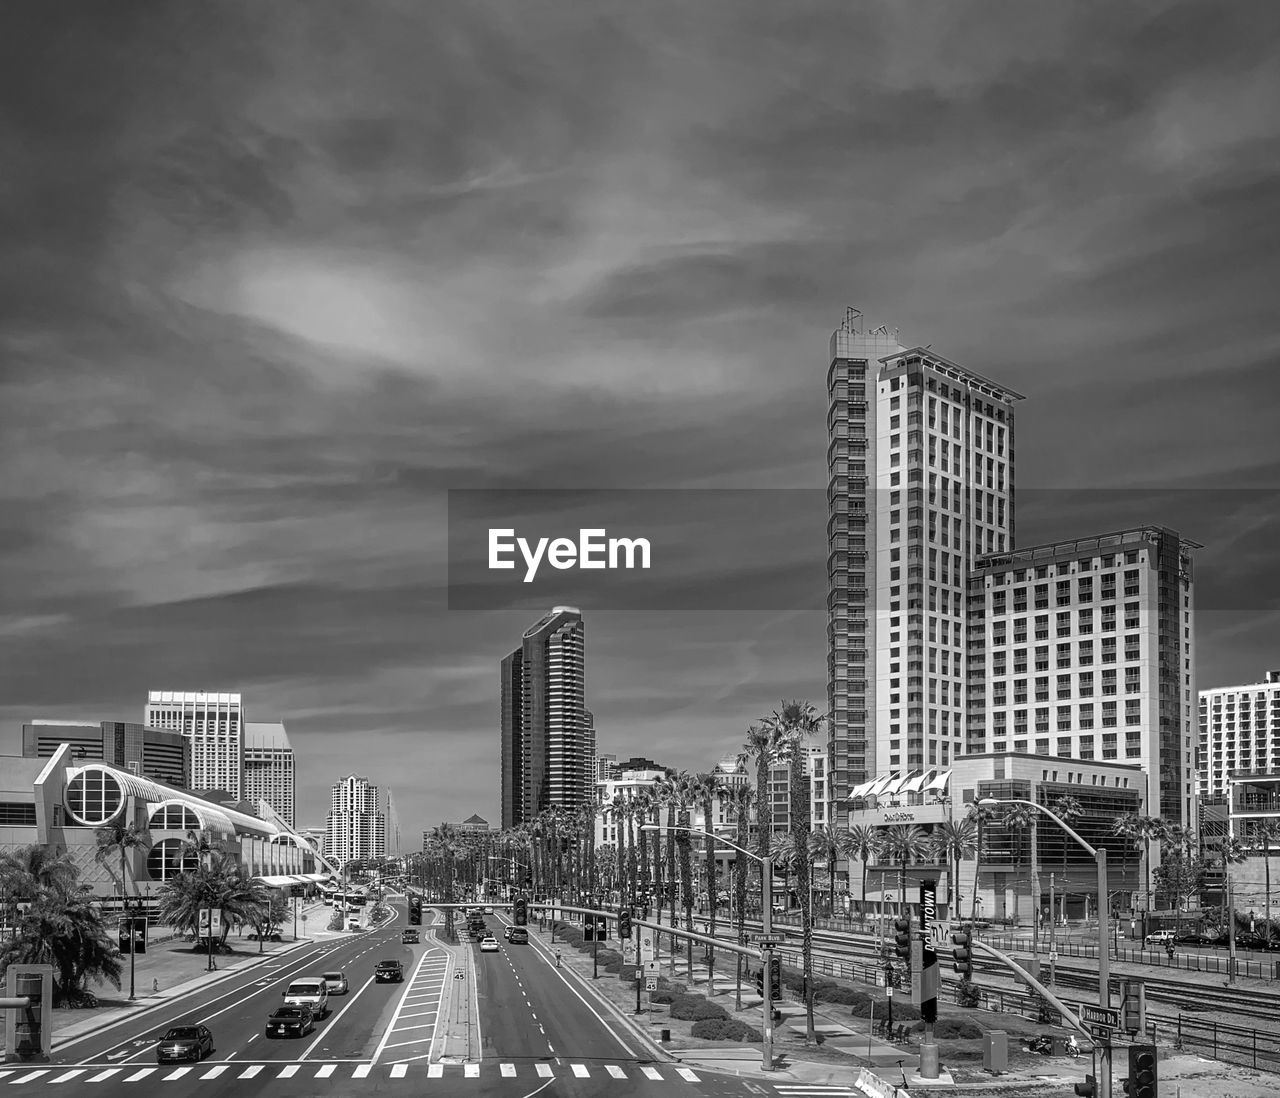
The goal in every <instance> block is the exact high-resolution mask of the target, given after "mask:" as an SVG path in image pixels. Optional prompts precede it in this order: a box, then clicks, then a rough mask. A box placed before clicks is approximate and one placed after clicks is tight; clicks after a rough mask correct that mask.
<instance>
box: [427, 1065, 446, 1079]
mask: <svg viewBox="0 0 1280 1098" xmlns="http://www.w3.org/2000/svg"><path fill="white" fill-rule="evenodd" d="M427 1078H428V1079H443V1078H444V1064H428V1065H427Z"/></svg>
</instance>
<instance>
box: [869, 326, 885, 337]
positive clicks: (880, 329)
mask: <svg viewBox="0 0 1280 1098" xmlns="http://www.w3.org/2000/svg"><path fill="white" fill-rule="evenodd" d="M871 334H872V335H873V336H887V335H888V334H889V325H887V324H881V325H880V327H878V328H873V329H872V331H871Z"/></svg>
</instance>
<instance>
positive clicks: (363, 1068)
mask: <svg viewBox="0 0 1280 1098" xmlns="http://www.w3.org/2000/svg"><path fill="white" fill-rule="evenodd" d="M372 1070H373V1065H372V1064H361V1065H360V1066H359V1067H358V1068H356V1070H355V1071H353V1072H352V1073H351V1078H353V1079H363V1078H364V1077H365V1076H367V1075H368V1074H369V1072H370V1071H372Z"/></svg>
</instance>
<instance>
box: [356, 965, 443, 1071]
mask: <svg viewBox="0 0 1280 1098" xmlns="http://www.w3.org/2000/svg"><path fill="white" fill-rule="evenodd" d="M440 952H443V951H440ZM445 956H446V958H447V957H448V954H445ZM429 957H436V958H437V959H438V953H437V951H436V950H431V951H428V952H427V953H424V954H423V955H422V956H421V957H420V958H419V959H418V967H417V968H416V969H415V970H414V973H413V980H416V979H417V978H418V977H419V975H421V973H422V969H423V966H424V965H425V964H426V963H427V958H429ZM413 980H410V981H409V987H412V986H413ZM405 990H406V992H407V991H408V988H406V989H405ZM404 1008H405V999H404V996H401V998H400V1001H399V1002H398V1003H396V1009H395V1013H394V1014H392V1015H391V1022H390V1024H389V1025H388V1026H387V1029H386V1032H385V1033H383V1035H382V1040H381V1042H379V1044H378V1047H377V1048H376V1049H375V1050H374V1053H373V1056H372V1058H371V1062H372V1063H375V1064H376V1063H377V1062H378V1058H379V1057H380V1056H381V1055H382V1051H383V1049H385V1048H386V1047H387V1045H388V1043H389V1042H390V1040H391V1034H392V1033H393V1032H395V1028H396V1023H397V1022H399V1021H400V1014H401V1012H402V1011H403V1010H404Z"/></svg>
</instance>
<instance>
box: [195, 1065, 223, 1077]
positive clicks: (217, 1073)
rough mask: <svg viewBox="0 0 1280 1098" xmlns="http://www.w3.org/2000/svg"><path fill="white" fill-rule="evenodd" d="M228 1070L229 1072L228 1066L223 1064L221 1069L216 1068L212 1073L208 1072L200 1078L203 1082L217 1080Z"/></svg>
mask: <svg viewBox="0 0 1280 1098" xmlns="http://www.w3.org/2000/svg"><path fill="white" fill-rule="evenodd" d="M226 1070H227V1065H226V1064H223V1065H222V1066H221V1067H216V1068H214V1069H213V1070H212V1071H206V1072H205V1073H204V1074H203V1075H201V1076H200V1078H201V1080H204V1079H216V1078H217V1077H218V1076H219V1075H221V1074H222V1073H223V1072H224V1071H226Z"/></svg>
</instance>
